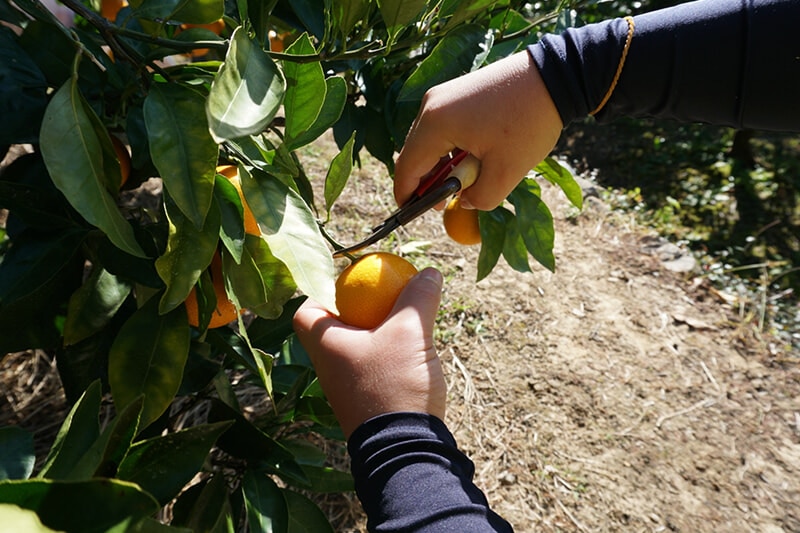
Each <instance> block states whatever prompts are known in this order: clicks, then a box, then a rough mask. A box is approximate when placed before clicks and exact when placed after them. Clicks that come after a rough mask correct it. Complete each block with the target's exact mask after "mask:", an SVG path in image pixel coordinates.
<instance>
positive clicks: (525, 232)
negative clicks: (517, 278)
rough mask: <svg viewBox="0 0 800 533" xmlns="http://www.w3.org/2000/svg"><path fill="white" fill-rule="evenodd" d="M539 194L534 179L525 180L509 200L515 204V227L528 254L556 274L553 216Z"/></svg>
mask: <svg viewBox="0 0 800 533" xmlns="http://www.w3.org/2000/svg"><path fill="white" fill-rule="evenodd" d="M540 195H541V189H540V187H539V185H538V184H537V183H536V182H535V181H534V180H532V179H530V178H525V179H523V180H522V181H521V182H520V183H519V185H517V187H516V188H515V189H514V190H513V191H512V192H511V194H510V195H509V200H510V201H511V203H512V204H514V208H515V211H516V214H517V227H518V228H519V232H520V234H521V235H522V240H523V241H525V247H526V248H527V249H528V252H530V254H531V255H532V256H533V258H534V259H536V260H537V261H538V262H539V263H541V264H542V266H544V267H545V268H547V269H548V270H550V271H551V272H555V269H556V259H555V256H554V255H553V244H554V242H555V228H554V227H553V215H552V214H551V213H550V209H548V207H547V204H545V203H544V201H542V199H541V196H540Z"/></svg>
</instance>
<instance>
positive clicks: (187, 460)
mask: <svg viewBox="0 0 800 533" xmlns="http://www.w3.org/2000/svg"><path fill="white" fill-rule="evenodd" d="M230 425H231V422H218V423H216V424H203V425H199V426H192V427H190V428H188V429H184V430H181V431H177V432H175V433H168V434H166V435H163V436H161V435H160V436H158V437H153V438H150V439H145V440H142V441H138V442H136V443H135V444H134V445H133V446H132V447H131V449H130V451H129V452H128V454H127V455H126V456H125V459H124V460H123V461H122V463H121V464H120V465H119V472H118V474H117V477H119V479H123V480H126V481H131V482H134V483H136V484H137V485H139V486H140V487H142V488H143V489H144V490H146V491H148V492H149V493H150V494H152V495H153V496H154V497H155V498H156V499H157V500H158V501H159V503H161V504H162V505H165V504H167V503H168V502H169V501H170V500H172V498H174V497H175V496H176V495H177V494H178V492H180V490H181V489H182V488H183V487H184V485H186V483H188V482H189V481H191V479H192V478H193V477H194V476H195V475H197V473H198V472H199V471H200V470H201V469H202V467H203V463H204V462H205V460H206V457H208V452H209V451H210V450H211V447H212V446H213V445H214V443H215V442H216V440H217V439H218V438H219V436H220V435H221V434H222V433H223V432H224V431H225V430H226V429H228V428H229V427H230Z"/></svg>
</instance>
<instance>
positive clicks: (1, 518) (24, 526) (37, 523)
mask: <svg viewBox="0 0 800 533" xmlns="http://www.w3.org/2000/svg"><path fill="white" fill-rule="evenodd" d="M0 524H3V527H4V528H6V529H7V530H8V531H24V532H25V533H55V530H53V529H50V528H49V527H47V526H45V525H44V524H42V521H41V520H39V517H38V516H37V515H36V513H34V512H33V511H29V510H28V509H23V508H22V507H20V506H18V505H12V504H10V503H0Z"/></svg>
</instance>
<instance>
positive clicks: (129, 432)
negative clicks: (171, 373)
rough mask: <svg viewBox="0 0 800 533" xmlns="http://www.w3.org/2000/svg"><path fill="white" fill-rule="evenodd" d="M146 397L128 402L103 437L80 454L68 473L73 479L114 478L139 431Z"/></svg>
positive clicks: (107, 427)
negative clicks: (140, 416)
mask: <svg viewBox="0 0 800 533" xmlns="http://www.w3.org/2000/svg"><path fill="white" fill-rule="evenodd" d="M143 403H144V398H143V397H142V396H139V398H137V399H136V400H135V401H133V402H131V403H130V404H128V406H127V407H125V409H123V410H122V412H121V413H119V414H118V415H117V416H115V417H114V419H113V420H112V421H111V422H110V423H109V424H108V426H106V428H105V429H104V430H103V433H102V434H101V435H100V437H99V438H98V439H97V440H96V441H95V442H94V444H92V446H91V448H89V450H87V452H86V453H85V454H84V455H83V456H82V457H81V459H80V461H78V463H77V464H76V465H75V466H74V468H72V470H71V471H70V474H69V476H68V478H69V479H71V480H76V481H77V480H81V479H89V478H92V477H114V476H115V475H116V473H117V466H118V465H119V464H120V463H121V462H122V459H123V457H125V454H126V453H127V452H128V449H129V448H130V446H131V442H133V438H134V437H135V436H136V434H137V433H138V432H139V415H140V414H141V411H142V404H143Z"/></svg>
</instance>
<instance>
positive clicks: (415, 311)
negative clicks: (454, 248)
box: [294, 268, 447, 438]
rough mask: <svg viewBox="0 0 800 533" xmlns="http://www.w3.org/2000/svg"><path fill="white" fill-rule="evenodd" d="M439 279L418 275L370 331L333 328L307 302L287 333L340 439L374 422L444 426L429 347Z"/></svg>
mask: <svg viewBox="0 0 800 533" xmlns="http://www.w3.org/2000/svg"><path fill="white" fill-rule="evenodd" d="M441 294H442V275H441V274H440V273H439V272H438V271H437V270H435V269H433V268H427V269H425V270H423V271H422V272H420V273H419V274H417V275H416V276H415V277H414V278H412V279H411V281H410V282H409V283H408V285H407V286H406V288H405V289H404V290H403V292H402V293H401V294H400V297H399V298H398V300H397V303H396V304H395V306H394V309H393V310H392V312H391V314H390V315H389V317H388V318H387V319H386V320H385V321H384V322H383V323H382V324H381V325H380V326H378V327H377V328H375V329H374V330H362V329H358V328H354V327H351V326H348V325H346V324H344V323H342V322H341V321H339V320H338V319H337V318H336V316H335V315H332V314H331V313H330V312H328V311H327V310H326V309H324V308H322V307H321V306H320V305H319V304H318V303H316V302H313V301H311V300H307V301H306V302H305V303H304V304H303V305H302V306H301V307H300V309H298V310H297V313H295V316H294V329H295V331H296V332H297V336H298V338H299V339H300V342H301V343H302V345H303V346H304V347H305V349H306V351H307V352H308V354H309V356H310V357H311V362H312V363H313V364H314V368H315V370H316V372H317V377H318V378H319V382H320V385H322V389H323V390H324V391H325V395H326V396H327V398H328V401H329V402H330V404H331V407H332V408H333V412H334V414H335V415H336V418H337V420H339V424H340V425H341V426H342V430H343V431H344V434H345V436H346V437H348V438H349V437H350V434H351V433H352V432H353V431H354V430H355V429H356V428H357V427H358V426H359V425H360V424H362V423H363V422H365V421H367V420H368V419H369V418H372V417H374V416H377V415H379V414H384V413H391V412H398V411H412V412H421V413H429V414H432V415H434V416H436V417H438V418H439V419H441V420H444V414H445V399H446V395H447V387H446V385H445V382H444V374H443V372H442V366H441V362H440V360H439V357H438V356H437V354H436V349H435V347H434V345H433V326H434V320H435V319H436V314H437V312H438V309H439V302H440V300H441Z"/></svg>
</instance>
